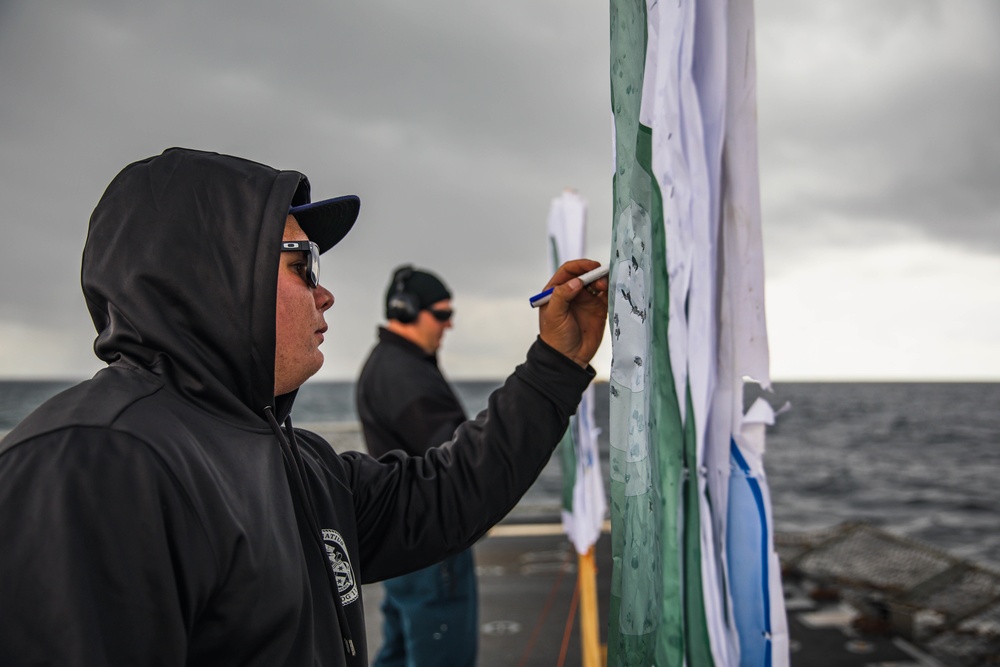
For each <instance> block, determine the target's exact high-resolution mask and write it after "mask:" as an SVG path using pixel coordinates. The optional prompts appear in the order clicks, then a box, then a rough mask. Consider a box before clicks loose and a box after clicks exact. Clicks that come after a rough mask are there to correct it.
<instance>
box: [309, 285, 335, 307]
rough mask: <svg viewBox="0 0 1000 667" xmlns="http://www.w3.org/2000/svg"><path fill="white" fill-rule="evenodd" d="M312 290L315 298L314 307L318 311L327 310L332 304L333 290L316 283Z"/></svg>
mask: <svg viewBox="0 0 1000 667" xmlns="http://www.w3.org/2000/svg"><path fill="white" fill-rule="evenodd" d="M313 291H314V293H315V298H316V307H317V308H318V309H319V310H320V311H326V310H329V309H330V306H332V305H333V302H334V298H333V292H331V291H330V290H328V289H327V288H325V287H323V286H322V285H317V286H316V289H315V290H313Z"/></svg>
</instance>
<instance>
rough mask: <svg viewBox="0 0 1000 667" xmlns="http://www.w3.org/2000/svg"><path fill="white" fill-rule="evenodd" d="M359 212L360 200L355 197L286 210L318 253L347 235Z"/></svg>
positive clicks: (303, 205) (316, 202)
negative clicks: (315, 246) (314, 245)
mask: <svg viewBox="0 0 1000 667" xmlns="http://www.w3.org/2000/svg"><path fill="white" fill-rule="evenodd" d="M359 211H361V199H360V198H359V197H357V196H355V195H345V196H343V197H334V198H333V199H323V200H322V201H315V202H312V203H310V204H302V205H300V206H292V207H291V208H289V209H288V212H289V213H290V214H291V215H294V216H295V219H296V220H297V221H298V223H299V227H301V228H302V231H304V232H305V233H306V235H307V236H308V237H309V240H310V241H312V242H314V243H315V244H316V245H318V246H319V251H320V252H321V253H323V252H326V251H327V250H329V249H330V248H332V247H333V246H335V245H337V244H338V243H340V241H341V239H343V238H344V237H345V236H347V232H349V231H351V227H353V226H354V222H355V220H357V219H358V212H359Z"/></svg>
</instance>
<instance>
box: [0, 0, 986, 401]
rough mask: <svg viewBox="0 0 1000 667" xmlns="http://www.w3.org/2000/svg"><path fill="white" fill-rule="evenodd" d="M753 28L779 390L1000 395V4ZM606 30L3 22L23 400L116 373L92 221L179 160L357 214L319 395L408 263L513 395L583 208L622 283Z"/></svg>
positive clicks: (437, 7) (9, 362) (528, 12)
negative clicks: (805, 387)
mask: <svg viewBox="0 0 1000 667" xmlns="http://www.w3.org/2000/svg"><path fill="white" fill-rule="evenodd" d="M756 11H757V42H758V53H757V55H758V77H759V87H758V112H759V123H760V135H759V136H760V150H761V193H762V201H763V214H764V235H765V262H766V272H767V297H766V298H767V313H768V324H769V334H770V341H771V360H772V363H771V368H772V374H773V376H774V378H775V379H776V380H778V381H780V380H793V379H813V380H823V379H902V380H905V379H939V380H948V379H988V380H1000V349H998V342H1000V289H998V287H997V286H998V285H1000V129H998V127H1000V126H998V123H997V119H998V118H1000V41H998V40H997V39H996V36H997V34H1000V3H997V2H995V0H974V1H966V0H952V1H950V2H943V1H935V0H882V1H881V2H877V3H875V2H870V0H845V1H841V2H836V3H819V2H801V0H758V2H757V4H756ZM608 34H609V28H608V4H607V2H606V1H601V2H596V1H594V0H506V1H505V2H499V3H462V2H455V1H454V0H451V1H449V2H445V1H443V0H425V1H423V2H387V1H385V0H366V2H363V3H361V2H357V3H356V2H330V1H325V2H321V1H320V0H283V1H282V2H262V1H261V0H211V1H207V0H176V1H174V2H170V3H165V2H155V3H154V2H135V1H133V0H129V1H127V2H126V1H125V0H72V1H69V0H65V1H63V0H48V1H44V2H39V1H37V0H0V205H2V207H3V211H4V213H3V219H2V224H3V242H2V243H0V377H8V378H9V377H57V378H82V377H86V376H89V375H90V374H92V373H93V372H94V371H96V370H97V369H98V368H99V365H98V362H97V360H96V358H95V357H94V356H93V353H92V352H91V343H92V341H93V338H94V331H93V327H92V325H91V323H90V319H89V316H88V314H87V311H86V308H85V306H84V302H83V297H82V295H81V292H80V287H79V270H80V254H81V251H82V248H83V243H84V239H85V236H86V225H87V220H88V218H89V216H90V213H91V211H92V210H93V207H94V205H95V204H96V202H97V200H98V198H99V197H100V195H101V193H102V192H103V190H104V188H105V187H106V186H107V184H108V182H110V180H111V179H112V178H113V177H114V175H115V174H116V173H117V172H118V171H119V170H120V169H121V168H122V167H123V166H125V165H126V164H128V163H130V162H132V161H135V160H137V159H141V158H145V157H148V156H150V155H154V154H158V153H160V152H161V151H162V150H163V149H164V148H167V147H170V146H186V147H190V148H200V149H205V150H215V151H219V152H224V153H231V154H235V155H240V156H243V157H247V158H250V159H254V160H257V161H260V162H264V163H267V164H270V165H272V166H274V167H278V168H287V169H297V170H299V171H302V172H304V173H305V174H307V175H308V176H309V178H310V180H311V181H312V184H313V196H314V198H325V197H329V196H335V195H338V194H345V193H355V194H358V195H360V196H361V198H362V202H363V205H362V214H361V220H360V222H359V224H358V226H357V227H356V228H355V230H354V231H353V232H352V233H351V235H350V236H349V237H348V240H347V241H346V242H345V243H344V244H343V245H342V246H338V248H337V249H335V250H334V251H332V252H331V253H328V254H327V255H325V256H324V264H323V277H324V283H325V284H327V286H328V287H330V288H331V289H332V291H333V292H334V294H335V295H336V299H337V302H336V305H335V306H334V308H333V310H332V311H330V313H329V314H328V317H327V319H328V321H329V323H330V325H331V333H330V334H328V336H327V343H326V344H325V346H324V351H325V353H326V357H327V364H326V367H325V368H324V369H323V370H322V371H321V372H320V375H319V376H318V377H319V378H320V379H352V378H353V377H354V376H355V374H356V373H357V371H358V369H359V366H360V364H361V362H362V360H363V359H364V356H365V354H366V353H367V350H368V348H369V347H370V345H371V343H372V341H373V339H374V332H375V327H376V324H377V323H378V322H379V321H380V316H381V299H382V294H383V291H384V289H385V285H386V282H387V281H388V279H389V274H390V272H391V270H392V268H393V267H395V266H396V265H398V264H400V263H403V262H413V263H415V264H417V265H418V266H422V267H427V268H431V269H433V270H435V271H436V272H438V273H439V274H441V275H442V276H443V277H444V279H445V280H446V282H448V283H449V284H450V286H451V287H452V289H453V291H454V293H455V299H454V302H455V307H456V309H457V312H458V314H457V317H456V328H455V330H454V331H453V332H452V333H451V335H450V336H449V337H448V338H447V339H446V341H445V348H444V349H443V350H442V354H441V357H442V363H443V365H444V367H445V369H446V371H447V372H448V374H449V375H450V376H451V377H452V378H456V379H459V378H496V377H502V376H503V375H505V374H506V373H507V372H508V371H509V370H510V369H511V368H513V366H514V365H515V364H516V363H518V362H520V360H521V359H522V358H523V354H524V351H525V349H526V348H527V346H528V344H529V343H530V341H531V340H532V339H533V337H534V334H535V331H536V319H535V314H534V312H532V311H531V309H530V308H528V306H527V297H528V296H530V295H531V294H533V293H535V292H536V291H537V290H538V289H539V288H540V287H541V286H542V285H543V284H544V282H545V281H546V279H547V277H548V273H549V271H548V266H547V261H548V259H547V254H546V246H545V219H546V216H547V213H548V207H549V202H550V200H551V199H552V198H553V197H555V196H556V195H558V194H559V192H560V191H561V190H562V189H563V188H564V187H567V186H570V187H575V188H577V189H578V190H579V191H580V192H581V194H583V195H584V196H585V197H586V198H587V199H588V200H589V203H590V216H589V238H588V242H589V249H590V252H589V254H590V255H591V256H592V257H594V258H595V259H598V260H600V261H602V262H607V261H608V254H609V248H610V238H611V178H610V176H611V174H610V172H611V138H610V129H611V124H610V108H609V85H608ZM609 363H610V344H609V343H607V342H606V345H605V347H604V349H602V352H601V354H600V355H599V356H598V359H597V361H596V363H595V367H597V368H598V372H599V374H600V375H601V376H602V377H607V375H608V366H609Z"/></svg>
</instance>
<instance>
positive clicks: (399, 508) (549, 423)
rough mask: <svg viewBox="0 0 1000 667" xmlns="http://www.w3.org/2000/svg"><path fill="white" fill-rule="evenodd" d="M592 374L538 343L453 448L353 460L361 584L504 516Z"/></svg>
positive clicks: (429, 556) (463, 542)
mask: <svg viewBox="0 0 1000 667" xmlns="http://www.w3.org/2000/svg"><path fill="white" fill-rule="evenodd" d="M593 377H594V372H593V369H590V368H588V369H586V370H584V369H581V368H580V367H579V366H577V365H576V364H575V363H573V362H572V361H570V360H569V359H567V358H566V357H564V356H563V355H561V354H559V353H558V352H556V351H555V350H554V349H552V348H551V347H549V346H548V345H546V344H545V343H543V342H542V341H541V340H537V341H536V342H535V344H534V345H533V346H532V347H531V348H530V349H529V351H528V355H527V360H526V361H525V363H524V364H522V365H520V366H518V368H517V369H516V370H515V372H514V373H513V374H512V375H511V376H510V377H508V378H507V380H506V382H505V383H504V385H503V387H501V388H500V389H498V390H497V391H495V392H494V393H493V395H492V396H490V400H489V406H488V408H487V409H486V410H485V411H484V412H482V413H481V414H480V415H479V416H478V417H477V418H476V419H475V420H472V421H467V422H465V423H464V424H462V425H461V426H460V427H459V428H458V430H457V431H456V432H455V435H454V437H453V439H452V440H451V441H450V442H448V443H446V444H444V445H442V446H440V447H435V448H432V449H430V450H429V451H428V452H427V454H426V455H425V456H423V457H408V456H405V455H403V454H402V453H390V454H389V455H387V456H384V457H382V458H381V459H379V460H378V461H374V460H372V459H371V458H369V457H364V456H350V455H345V460H346V463H347V464H348V466H349V475H350V484H351V487H352V489H353V495H354V506H355V512H356V515H357V520H358V536H359V543H360V556H361V562H362V563H363V565H364V568H363V573H364V574H363V577H362V578H363V580H364V581H365V582H370V581H378V580H381V579H385V578H387V577H393V576H398V575H400V574H403V573H405V572H409V571H412V570H415V569H419V568H421V567H425V566H427V565H429V564H431V563H433V562H436V561H438V560H441V559H442V558H444V557H446V556H448V555H449V554H452V553H456V552H458V551H461V550H462V549H465V548H467V547H468V546H469V545H471V544H472V543H474V542H475V541H476V540H477V539H479V538H480V537H481V536H482V535H483V534H485V532H486V531H487V530H489V528H490V527H492V526H493V525H494V524H495V523H497V522H498V521H499V520H500V519H502V518H503V517H504V516H505V515H506V514H507V512H509V511H510V510H511V508H513V506H514V505H515V504H516V503H517V501H518V500H519V499H520V498H521V496H522V495H523V494H524V493H525V492H526V491H527V490H528V487H530V486H531V484H532V483H533V482H534V481H535V479H536V478H537V477H538V474H539V473H540V472H541V470H542V468H543V467H544V465H545V463H546V462H547V461H548V459H549V456H550V455H551V453H552V450H553V449H554V448H555V446H556V444H557V443H558V442H559V440H560V438H561V437H562V435H563V433H564V432H565V430H566V427H567V424H568V422H569V417H570V415H571V414H572V413H573V412H574V411H575V410H576V407H577V405H578V404H579V401H580V396H581V395H582V393H583V391H584V390H585V389H586V388H587V386H588V385H589V384H590V382H591V380H592V379H593Z"/></svg>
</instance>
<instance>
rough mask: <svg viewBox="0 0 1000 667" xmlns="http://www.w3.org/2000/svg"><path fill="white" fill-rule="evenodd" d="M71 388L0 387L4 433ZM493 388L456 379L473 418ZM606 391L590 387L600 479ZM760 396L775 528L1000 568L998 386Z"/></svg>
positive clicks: (536, 496)
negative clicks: (906, 546)
mask: <svg viewBox="0 0 1000 667" xmlns="http://www.w3.org/2000/svg"><path fill="white" fill-rule="evenodd" d="M69 384H70V383H66V382H0V433H2V432H4V431H6V430H9V429H10V428H11V427H13V426H14V425H15V424H16V423H17V422H18V421H20V420H21V419H22V418H23V417H24V416H25V415H26V414H27V413H28V412H30V411H31V410H32V409H34V408H35V407H36V406H37V405H38V404H39V403H41V402H42V401H43V400H45V399H46V398H48V397H49V396H51V395H53V394H54V393H56V392H57V391H60V390H62V389H64V388H65V387H67V386H69ZM499 385H500V381H499V380H497V381H482V382H457V383H455V386H456V389H457V392H458V394H459V397H460V399H461V400H462V402H463V404H464V406H465V408H466V411H467V412H468V413H469V414H470V415H473V414H475V413H477V412H478V411H479V410H481V409H483V408H485V406H486V402H487V399H488V396H489V394H490V392H492V391H493V390H494V389H495V388H496V387H497V386H499ZM353 391H354V389H353V384H352V383H349V382H344V383H336V382H332V383H331V382H314V383H307V384H306V385H305V386H304V387H303V388H302V390H300V393H299V397H298V399H297V400H296V404H295V410H294V412H293V418H294V420H295V423H296V424H297V425H299V426H303V425H307V424H309V423H318V422H353V421H355V420H356V416H355V414H354V407H353V406H354V394H353ZM607 391H608V389H607V384H598V385H597V392H598V400H597V403H596V406H597V407H596V415H595V417H596V420H597V423H598V424H599V425H601V426H602V427H603V429H604V432H603V433H602V434H601V437H600V445H601V448H602V465H603V466H604V471H605V479H606V478H607V452H608V433H607V423H608V402H607ZM765 397H766V398H767V399H768V400H769V401H770V402H771V404H772V405H773V406H774V407H775V408H778V407H780V406H781V405H782V404H784V403H785V402H786V401H787V402H789V403H790V404H791V406H792V409H791V410H790V411H789V412H787V413H785V414H783V415H781V416H779V418H778V423H777V424H776V425H775V426H774V427H772V428H771V429H770V431H769V434H768V440H767V454H766V457H765V465H766V469H767V475H768V480H769V484H770V490H771V499H772V504H773V509H774V519H775V526H776V529H777V530H778V531H781V532H798V531H812V530H821V529H825V528H829V527H832V526H835V525H837V524H839V523H842V522H844V521H857V520H863V521H867V522H870V523H872V524H874V525H876V526H879V527H882V528H884V529H886V530H889V531H890V532H892V533H895V534H897V535H901V536H904V537H909V538H911V539H915V540H917V541H919V542H922V543H924V544H927V545H930V546H933V547H936V548H938V549H942V550H946V551H948V552H950V553H952V554H953V555H955V556H958V557H961V558H968V559H970V560H972V561H974V562H978V563H981V564H984V565H989V566H993V567H997V568H1000V383H798V384H792V383H782V384H778V385H776V386H775V388H774V392H773V393H772V394H769V395H766V396H765ZM748 398H752V397H748ZM748 404H749V400H748ZM560 485H561V481H560V474H559V470H558V465H557V464H555V462H553V463H552V464H550V465H549V466H548V467H547V468H546V469H545V470H544V471H543V473H542V475H541V477H540V478H539V480H538V482H537V483H536V484H535V486H534V487H533V488H532V489H531V491H529V492H528V494H527V495H526V496H525V499H524V501H523V502H522V505H521V506H519V507H520V508H521V509H522V510H523V511H524V512H528V513H530V512H533V511H537V512H542V513H548V514H551V513H552V512H553V511H554V509H555V508H557V507H558V502H559V501H558V498H559V490H560Z"/></svg>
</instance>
